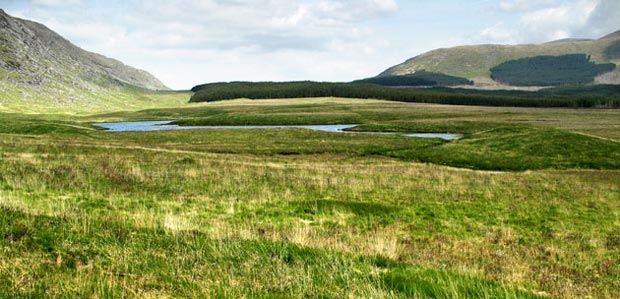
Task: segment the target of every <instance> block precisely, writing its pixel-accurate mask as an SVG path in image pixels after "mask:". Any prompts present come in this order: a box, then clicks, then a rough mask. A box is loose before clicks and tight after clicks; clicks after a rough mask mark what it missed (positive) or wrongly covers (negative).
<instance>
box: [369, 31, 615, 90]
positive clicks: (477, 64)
mask: <svg viewBox="0 0 620 299" xmlns="http://www.w3.org/2000/svg"><path fill="white" fill-rule="evenodd" d="M568 54H585V55H586V56H587V57H588V59H590V61H591V62H592V63H596V64H608V63H613V64H615V65H620V31H617V32H614V33H612V34H609V35H606V36H604V37H602V38H600V39H596V40H587V39H563V40H557V41H553V42H548V43H544V44H527V45H475V46H458V47H453V48H443V49H437V50H433V51H430V52H427V53H424V54H421V55H419V56H416V57H413V58H411V59H408V60H407V61H405V62H403V63H401V64H398V65H396V66H393V67H391V68H389V69H387V70H385V71H384V72H382V73H381V74H379V77H382V76H398V75H407V74H413V73H415V72H417V71H421V70H424V71H428V72H435V73H443V74H446V75H450V76H456V77H462V78H466V79H470V80H473V81H474V82H475V83H476V86H479V87H480V86H493V85H501V83H498V82H495V81H493V80H492V79H491V69H492V68H494V67H497V66H498V65H500V64H502V63H505V62H509V61H513V60H518V59H523V58H528V57H537V56H562V55H568ZM594 83H599V84H620V69H619V68H618V67H616V68H615V69H614V70H613V71H610V72H606V73H604V74H600V75H598V76H596V78H595V79H594Z"/></svg>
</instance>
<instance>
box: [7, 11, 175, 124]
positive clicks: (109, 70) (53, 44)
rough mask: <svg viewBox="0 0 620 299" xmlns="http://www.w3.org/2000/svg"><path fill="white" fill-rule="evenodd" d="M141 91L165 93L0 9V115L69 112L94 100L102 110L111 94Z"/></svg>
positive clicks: (142, 75)
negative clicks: (31, 109) (49, 109)
mask: <svg viewBox="0 0 620 299" xmlns="http://www.w3.org/2000/svg"><path fill="white" fill-rule="evenodd" d="M93 34H96V33H93ZM140 90H143V91H145V92H150V91H152V90H168V88H167V87H166V86H165V85H164V84H162V83H161V82H160V81H159V80H158V79H157V78H155V77H154V76H153V75H151V74H149V73H148V72H146V71H143V70H139V69H135V68H132V67H130V66H127V65H125V64H123V63H122V62H120V61H118V60H114V59H110V58H107V57H105V56H102V55H99V54H95V53H92V52H88V51H85V50H82V49H81V48H79V47H77V46H75V45H73V44H72V43H71V42H69V41H68V40H66V39H64V38H63V37H62V36H60V35H58V34H57V33H55V32H53V31H52V30H50V29H48V28H47V27H45V26H44V25H41V24H39V23H35V22H32V21H28V20H22V19H19V18H15V17H12V16H10V15H8V14H7V13H5V12H4V11H3V10H1V9H0V111H1V110H20V111H26V112H27V111H29V109H28V108H29V107H33V106H37V107H39V106H40V107H44V106H46V105H48V106H50V107H52V106H58V107H60V106H63V105H64V106H65V107H66V108H67V109H72V108H73V107H71V106H72V105H73V106H77V105H78V104H76V103H79V105H83V106H89V105H91V104H92V103H90V102H93V101H95V102H96V101H99V102H101V103H98V104H97V105H95V106H101V107H103V106H105V105H106V103H103V101H104V100H107V99H110V98H111V94H112V93H115V94H116V95H118V94H119V93H123V94H126V93H127V92H131V93H136V92H140ZM116 95H115V96H116ZM125 100H128V99H125ZM78 108H79V107H78Z"/></svg>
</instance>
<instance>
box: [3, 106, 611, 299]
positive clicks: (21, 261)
mask: <svg viewBox="0 0 620 299" xmlns="http://www.w3.org/2000/svg"><path fill="white" fill-rule="evenodd" d="M243 103H244V104H243V105H246V104H247V105H250V104H252V103H246V102H243ZM229 104H230V103H229ZM237 104H239V102H238V103H237ZM323 104H325V105H327V106H329V105H331V104H327V103H319V104H317V105H323ZM350 104H355V105H358V104H359V105H363V104H364V103H359V102H346V103H342V102H340V103H334V104H333V105H336V106H338V105H345V106H349V109H350V110H351V111H355V109H360V108H355V107H351V105H350ZM374 104H377V103H373V105H374ZM243 105H242V106H243ZM273 105H279V104H277V103H275V104H273ZM304 105H309V106H308V107H306V108H303V109H309V110H312V109H313V106H312V105H310V103H304ZM386 105H388V106H387V107H382V106H376V107H374V108H372V109H373V110H374V111H375V112H376V110H383V109H386V110H387V111H383V112H382V113H390V112H389V111H393V110H392V109H393V108H390V105H391V104H386ZM226 107H227V108H226ZM233 107H236V106H234V105H233ZM406 107H409V106H406ZM281 108H282V109H289V108H291V107H287V106H286V105H285V106H284V107H281ZM201 109H202V108H201ZM204 109H210V108H204ZM214 109H241V108H230V106H217V108H214ZM253 109H254V108H253ZM259 109H260V107H259ZM269 109H272V108H269ZM273 109H275V108H273ZM291 109H297V108H291ZM300 109H301V108H300ZM321 109H322V108H321ZM364 109H366V108H364ZM409 109H413V110H416V109H422V110H424V109H426V110H425V112H420V113H422V114H423V115H435V116H437V115H436V114H435V112H437V111H440V114H442V115H444V116H446V115H448V116H446V117H448V118H454V117H455V116H454V115H453V114H454V113H456V112H455V111H454V110H445V109H448V108H445V107H435V106H429V107H426V106H425V107H420V106H417V105H414V106H411V107H410V108H409ZM477 109H482V108H480V107H478V108H477ZM397 110H399V111H400V112H394V113H402V114H412V115H413V114H416V112H415V111H410V110H406V109H403V107H400V108H398V109H397ZM433 111H435V112H433ZM548 111H549V112H548V114H538V113H542V112H540V111H538V110H535V111H532V112H530V114H527V113H526V114H524V115H520V116H519V118H540V117H543V116H544V117H548V118H553V117H556V116H555V114H554V113H555V112H553V111H555V110H548ZM483 112H484V109H483V110H481V112H475V111H467V109H466V110H465V111H464V112H463V114H464V115H469V116H466V118H470V120H468V121H474V120H471V118H472V117H474V116H472V114H477V116H475V117H483V116H482V114H483ZM487 112H489V113H496V114H497V115H503V114H501V113H500V112H499V111H496V110H491V111H487ZM505 112H509V113H517V112H515V111H513V110H510V109H509V110H508V111H505ZM151 113H153V112H140V113H138V114H136V117H138V116H137V115H140V116H139V117H144V116H145V115H147V114H151ZM158 113H164V112H162V111H159V112H158ZM166 113H167V112H166ZM227 113H231V112H227ZM235 113H236V112H235ZM295 113H296V112H295ZM438 113H439V112H438ZM518 113H525V112H518ZM560 113H566V115H573V114H574V115H573V116H570V117H567V122H566V123H563V124H562V126H559V127H549V126H538V125H535V124H532V123H529V124H528V125H526V126H519V127H513V128H506V126H507V124H510V122H509V121H508V120H506V119H501V116H496V117H493V120H492V121H489V120H488V119H487V121H486V122H487V123H490V122H492V123H499V124H500V125H501V126H499V127H493V128H489V127H486V124H483V125H480V128H481V129H483V130H482V131H477V130H472V131H471V132H467V137H466V138H464V139H463V140H460V141H458V142H444V141H440V140H418V139H412V138H405V137H399V136H389V135H364V134H329V133H323V132H313V131H308V130H301V129H294V130H266V131H260V130H247V131H245V130H242V131H234V130H214V131H208V132H207V131H196V130H190V131H179V132H172V131H168V132H149V133H120V134H111V133H106V132H101V131H98V130H93V129H92V127H90V126H89V125H88V123H83V122H82V120H83V119H82V118H77V117H76V118H74V119H69V120H60V119H59V117H56V116H21V115H3V116H6V117H5V118H4V119H6V122H4V123H3V125H0V135H1V137H2V138H0V209H1V210H0V215H1V217H0V248H1V251H0V255H1V257H2V258H0V297H17V298H49V297H55V298H74V297H100V298H119V297H147V298H149V297H156V298H163V297H170V298H187V297H214V298H218V297H219V298H346V297H348V298H428V297H431V298H536V297H554V298H583V297H593V298H614V297H618V296H620V293H619V292H618V290H620V284H619V281H618V277H620V268H619V267H618V265H619V264H620V245H619V244H620V241H619V240H620V237H619V236H620V226H619V224H618V217H619V215H618V212H617V211H619V210H620V200H619V199H620V184H619V183H618V182H620V171H618V170H617V166H615V165H616V164H613V163H615V162H614V161H612V159H611V158H610V159H608V160H605V159H603V157H604V156H605V155H608V156H609V157H615V156H613V153H612V151H615V149H616V148H615V147H614V145H613V144H616V141H614V140H613V139H612V140H608V139H610V138H608V139H602V138H597V137H592V136H584V135H580V134H574V133H573V131H572V130H571V129H569V128H568V126H575V125H577V122H576V121H575V120H574V119H578V118H579V117H580V115H581V114H580V113H583V114H584V115H583V118H584V119H588V118H592V119H598V120H597V122H596V123H594V124H591V126H590V127H587V126H586V125H585V124H580V125H581V126H582V127H581V128H583V129H584V130H592V129H594V128H595V127H596V126H597V125H599V124H603V123H605V122H613V121H612V120H611V119H610V118H613V117H615V116H614V115H606V113H607V112H606V111H601V112H600V113H601V114H597V113H598V112H596V111H585V110H584V111H573V112H566V111H564V112H560ZM129 114H132V113H127V115H129ZM534 114H537V115H536V116H533V115H534ZM132 115H133V114H132ZM509 115H511V117H515V116H514V114H509ZM106 117H111V118H112V117H118V116H111V115H108V116H106ZM162 117H163V116H162ZM398 117H400V116H398ZM398 117H396V116H394V118H398ZM420 117H421V118H424V119H426V121H428V119H429V118H428V117H427V116H420ZM437 117H439V116H437ZM442 117H443V116H442ZM571 117H574V119H573V118H571ZM96 118H102V116H97V117H96ZM127 118H128V119H131V117H127ZM89 119H92V118H89ZM401 121H402V122H403V123H405V122H410V121H411V120H405V119H403V120H401ZM571 122H575V124H571ZM22 125H25V126H32V127H39V128H40V129H38V130H33V131H32V132H31V131H29V130H25V131H24V129H23V127H22ZM67 125H69V126H67ZM65 127H69V128H71V129H67V130H64V129H63V130H60V129H58V128H65ZM74 130H75V131H74ZM613 134H615V133H613V132H612V133H611V134H610V135H608V136H613ZM546 142H549V143H546ZM555 142H559V144H558V145H557V146H556V147H554V146H553V144H554V143H555ZM599 142H600V143H599ZM520 145H522V147H519V146H520ZM528 146H529V148H528ZM412 148H413V149H419V152H418V153H410V154H408V155H409V156H404V154H403V153H406V152H407V151H408V150H411V149H412ZM442 151H444V152H442ZM597 151H598V152H597ZM293 152H294V153H295V154H290V153H293ZM433 152H436V154H434V155H436V156H432V155H431V154H432V153H433ZM565 152H574V153H575V154H574V156H568V155H566V156H562V155H558V153H560V154H561V153H565ZM283 153H285V154H283ZM399 153H400V154H399ZM420 153H422V154H424V155H429V156H422V154H420ZM506 153H514V155H513V156H510V157H508V158H500V156H501V155H503V154H506ZM399 155H401V156H399ZM494 155H495V156H494ZM589 156H592V157H601V160H598V161H597V160H593V161H594V162H593V163H597V164H579V163H580V162H579V161H586V160H588V159H589V158H588V157H589ZM416 157H417V158H416ZM420 157H422V158H425V159H426V158H428V159H429V160H430V159H433V158H436V157H442V159H446V158H451V159H453V161H460V162H459V163H463V164H466V163H470V164H467V165H463V166H465V167H470V166H471V165H485V164H483V163H482V162H477V161H476V160H479V159H482V158H483V157H487V159H488V160H490V161H491V162H492V163H493V164H492V165H508V166H510V165H516V164H517V163H521V162H522V161H530V162H529V163H530V164H525V167H522V166H521V168H520V169H521V170H524V171H512V172H499V171H480V170H471V169H467V168H455V167H445V166H441V165H437V164H433V163H418V162H416V159H420V160H422V158H420ZM471 161H474V162H471ZM549 161H550V162H549ZM511 162H512V164H511ZM502 163H504V164H502ZM545 163H546V164H545ZM453 165H454V166H458V164H456V162H454V163H453ZM489 165H491V164H489ZM540 165H543V166H540ZM603 166H604V167H603ZM470 168H475V167H470ZM490 168H492V167H490ZM592 168H608V169H592ZM512 169H513V170H514V169H515V168H514V166H513V168H512Z"/></svg>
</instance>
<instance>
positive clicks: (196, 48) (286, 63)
mask: <svg viewBox="0 0 620 299" xmlns="http://www.w3.org/2000/svg"><path fill="white" fill-rule="evenodd" d="M0 8H3V9H4V10H5V11H7V12H8V13H9V14H12V15H14V16H17V17H21V18H26V19H30V20H34V21H37V22H40V23H43V24H45V25H46V26H48V27H49V28H51V29H52V30H54V31H56V32H58V33H59V34H61V35H62V36H64V37H65V38H67V39H69V40H70V41H71V42H73V43H75V44H76V45H78V46H80V47H82V48H84V49H86V50H89V51H93V52H97V53H100V54H103V55H106V56H108V57H112V58H116V59H119V60H121V61H123V62H124V63H126V64H128V65H131V66H134V67H138V68H141V69H144V70H147V71H149V72H151V73H152V74H154V75H155V76H157V77H158V78H159V79H161V80H162V81H163V82H164V83H165V84H166V85H168V86H170V87H172V88H175V89H187V88H190V87H192V86H193V85H196V84H199V83H205V82H216V81H231V80H252V81H262V80H274V81H283V80H318V81H348V80H353V79H359V78H364V77H370V76H374V75H376V74H378V73H380V72H381V71H383V70H385V69H386V68H388V67H390V66H392V65H394V64H397V63H400V62H403V61H404V60H406V59H408V58H411V57H413V56H415V55H418V54H421V53H423V52H426V51H429V50H432V49H435V48H439V47H450V46H456V45H465V44H482V43H499V44H515V43H540V42H546V41H550V40H554V39H560V38H567V37H577V38H598V37H600V36H602V35H605V34H607V33H611V32H613V31H617V30H620V1H619V0H570V1H569V0H536V1H535V0H499V1H491V0H474V1H454V0H435V1H417V0H410V1H397V0H297V1H295V0H267V1H248V0H179V1H164V0H151V1H138V0H126V1H117V0H108V1H104V0H102V1H95V0H91V1H89V0H19V1H17V0H0Z"/></svg>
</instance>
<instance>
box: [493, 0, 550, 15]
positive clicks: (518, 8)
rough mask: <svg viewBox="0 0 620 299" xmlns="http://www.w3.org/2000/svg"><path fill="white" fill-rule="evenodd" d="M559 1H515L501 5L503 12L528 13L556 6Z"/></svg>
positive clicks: (504, 2)
mask: <svg viewBox="0 0 620 299" xmlns="http://www.w3.org/2000/svg"><path fill="white" fill-rule="evenodd" d="M557 2H558V1H557V0H513V1H503V2H501V3H500V4H499V8H500V9H501V10H504V11H507V12H527V11H532V10H536V9H540V8H543V7H548V6H551V5H553V4H556V3H557Z"/></svg>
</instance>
